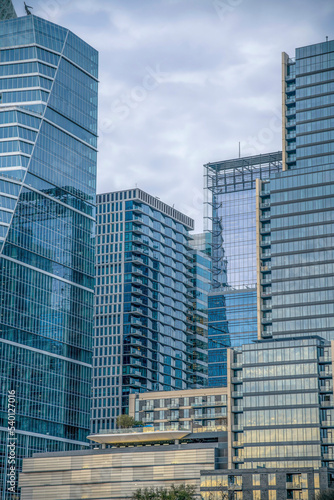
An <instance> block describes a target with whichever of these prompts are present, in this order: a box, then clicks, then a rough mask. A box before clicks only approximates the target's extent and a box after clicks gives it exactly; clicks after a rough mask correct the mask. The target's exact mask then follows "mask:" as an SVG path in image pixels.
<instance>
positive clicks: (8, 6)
mask: <svg viewBox="0 0 334 500" xmlns="http://www.w3.org/2000/svg"><path fill="white" fill-rule="evenodd" d="M15 17H17V16H16V12H15V9H14V6H13V3H12V0H2V2H1V5H0V21H4V20H5V19H14V18H15Z"/></svg>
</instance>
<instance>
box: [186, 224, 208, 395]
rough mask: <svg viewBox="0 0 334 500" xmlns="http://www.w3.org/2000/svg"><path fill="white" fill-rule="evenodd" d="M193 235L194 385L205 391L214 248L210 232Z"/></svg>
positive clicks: (192, 350) (191, 353)
mask: <svg viewBox="0 0 334 500" xmlns="http://www.w3.org/2000/svg"><path fill="white" fill-rule="evenodd" d="M191 236H192V239H191V240H190V241H189V245H190V247H191V249H190V256H191V262H192V268H191V273H192V278H191V281H192V284H193V286H192V288H191V290H190V293H191V295H192V300H191V304H190V308H189V322H190V330H191V334H190V343H191V351H190V362H191V370H190V386H191V387H192V388H201V387H205V386H207V384H208V295H209V291H210V287H211V281H212V261H211V251H212V245H211V234H210V233H209V232H206V233H200V234H192V235H191Z"/></svg>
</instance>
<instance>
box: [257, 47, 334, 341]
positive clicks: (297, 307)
mask: <svg viewBox="0 0 334 500" xmlns="http://www.w3.org/2000/svg"><path fill="white" fill-rule="evenodd" d="M333 74H334V41H326V42H323V43H319V44H316V45H311V46H307V47H302V48H299V49H296V58H295V59H294V60H291V59H289V58H288V56H287V55H286V54H283V89H282V90H283V92H282V94H283V111H284V125H285V136H284V137H283V160H284V171H283V172H281V173H280V174H278V175H276V176H275V178H272V179H270V181H269V182H259V186H258V212H257V213H258V249H259V251H258V258H259V262H260V266H259V271H260V276H261V278H260V280H259V283H258V297H259V304H260V306H261V307H260V308H259V310H261V314H260V315H259V318H258V319H259V323H258V331H259V332H258V333H259V337H263V338H265V337H270V336H275V337H277V336H289V335H294V336H295V335H298V336H303V335H319V336H321V337H323V338H326V339H328V340H333V339H334V319H333V316H334V306H333V299H334V295H333V286H334V277H333V269H334V252H333V238H334V229H333V221H334V201H333V193H334V166H333V165H334V163H333V160H334V156H333V155H334V105H332V101H333V95H334V94H332V93H331V92H332V89H333V88H334V86H333V85H334V84H333V82H332V76H333Z"/></svg>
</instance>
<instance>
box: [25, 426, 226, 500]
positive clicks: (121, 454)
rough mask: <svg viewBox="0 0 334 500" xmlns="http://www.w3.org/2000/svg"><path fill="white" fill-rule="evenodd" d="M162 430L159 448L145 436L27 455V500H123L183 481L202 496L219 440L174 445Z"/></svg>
mask: <svg viewBox="0 0 334 500" xmlns="http://www.w3.org/2000/svg"><path fill="white" fill-rule="evenodd" d="M156 434H158V433H156ZM159 434H160V439H161V440H162V441H161V442H160V445H157V443H155V444H156V445H155V446H154V445H153V443H151V445H150V444H147V443H146V442H145V440H143V441H142V442H141V446H131V447H125V448H124V447H123V448H118V447H113V448H111V449H110V448H109V449H104V450H103V449H102V450H101V449H97V450H95V449H94V450H90V451H81V452H77V453H75V452H68V453H62V454H55V453H52V454H48V455H44V456H42V455H37V456H36V457H34V458H31V459H27V460H25V461H24V468H23V473H21V474H20V486H21V490H22V500H28V499H29V500H44V499H45V498H48V499H49V500H77V499H79V498H89V499H91V500H94V499H96V500H101V499H102V498H104V499H115V500H116V499H117V500H120V499H126V498H131V497H132V495H133V494H134V493H135V492H136V491H137V490H138V489H143V488H162V487H163V488H170V487H171V486H173V485H174V486H178V485H180V484H187V485H191V486H194V487H195V490H196V493H197V495H198V497H199V489H200V474H201V471H203V470H206V469H212V468H213V467H214V466H215V461H216V450H217V448H216V446H215V443H209V442H208V443H204V442H203V443H187V444H169V439H166V436H164V435H161V434H162V433H159ZM133 436H135V434H133ZM142 436H145V434H144V433H142V434H140V433H137V434H136V438H141V437H142ZM170 437H174V436H173V434H172V433H170V436H169V438H170ZM133 439H134V438H133ZM145 443H146V444H145ZM162 443H164V444H162ZM137 444H138V441H137ZM144 444H145V446H144Z"/></svg>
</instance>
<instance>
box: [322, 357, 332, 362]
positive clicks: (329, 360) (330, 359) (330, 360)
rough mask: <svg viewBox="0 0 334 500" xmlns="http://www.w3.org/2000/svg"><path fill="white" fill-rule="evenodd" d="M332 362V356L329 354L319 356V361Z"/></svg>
mask: <svg viewBox="0 0 334 500" xmlns="http://www.w3.org/2000/svg"><path fill="white" fill-rule="evenodd" d="M331 362H332V358H330V357H329V356H320V358H319V363H331Z"/></svg>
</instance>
